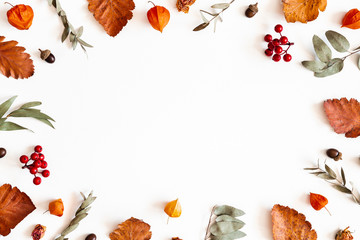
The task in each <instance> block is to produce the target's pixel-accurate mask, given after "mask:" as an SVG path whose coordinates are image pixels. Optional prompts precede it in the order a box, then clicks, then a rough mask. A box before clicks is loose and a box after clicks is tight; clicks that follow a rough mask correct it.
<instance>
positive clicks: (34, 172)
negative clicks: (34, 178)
mask: <svg viewBox="0 0 360 240" xmlns="http://www.w3.org/2000/svg"><path fill="white" fill-rule="evenodd" d="M29 171H30V173H31V174H36V173H37V172H38V170H37V168H36V167H29Z"/></svg>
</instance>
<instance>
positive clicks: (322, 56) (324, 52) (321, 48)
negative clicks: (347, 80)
mask: <svg viewBox="0 0 360 240" xmlns="http://www.w3.org/2000/svg"><path fill="white" fill-rule="evenodd" d="M312 41H313V45H314V50H315V53H316V55H317V57H318V58H319V60H320V61H322V62H325V63H326V62H328V61H330V59H331V55H332V54H331V49H330V48H329V47H328V46H327V45H326V43H325V42H324V41H323V40H322V39H321V38H319V37H318V36H316V35H314V36H313V39H312Z"/></svg>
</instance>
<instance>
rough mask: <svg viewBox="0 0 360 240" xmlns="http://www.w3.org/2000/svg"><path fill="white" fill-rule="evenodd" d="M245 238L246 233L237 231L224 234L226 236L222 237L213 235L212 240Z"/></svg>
mask: <svg viewBox="0 0 360 240" xmlns="http://www.w3.org/2000/svg"><path fill="white" fill-rule="evenodd" d="M245 236H246V234H245V233H244V232H241V231H235V232H232V233H228V234H224V235H221V236H214V235H211V236H210V239H211V240H233V239H238V238H242V237H245Z"/></svg>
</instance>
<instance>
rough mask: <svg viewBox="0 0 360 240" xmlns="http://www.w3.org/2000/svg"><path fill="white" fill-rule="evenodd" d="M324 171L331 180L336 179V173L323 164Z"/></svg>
mask: <svg viewBox="0 0 360 240" xmlns="http://www.w3.org/2000/svg"><path fill="white" fill-rule="evenodd" d="M325 170H326V172H327V173H328V174H329V175H330V176H331V177H333V178H336V177H337V176H336V173H335V172H334V171H333V170H332V169H331V168H330V167H329V166H328V165H327V164H325Z"/></svg>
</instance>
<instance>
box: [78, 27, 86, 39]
mask: <svg viewBox="0 0 360 240" xmlns="http://www.w3.org/2000/svg"><path fill="white" fill-rule="evenodd" d="M83 32H84V27H83V26H81V27H79V29H78V31H77V33H76V37H77V38H79V37H81V36H82V34H83Z"/></svg>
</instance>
